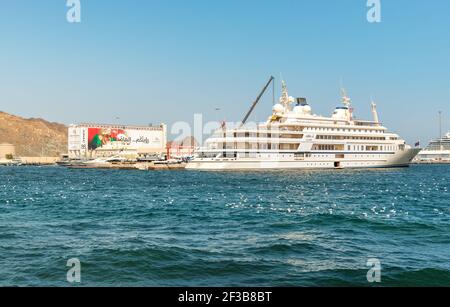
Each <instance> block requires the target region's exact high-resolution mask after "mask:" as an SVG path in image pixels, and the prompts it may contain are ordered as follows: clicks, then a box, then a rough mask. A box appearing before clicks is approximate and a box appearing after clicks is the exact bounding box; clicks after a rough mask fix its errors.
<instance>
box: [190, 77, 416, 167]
mask: <svg viewBox="0 0 450 307" xmlns="http://www.w3.org/2000/svg"><path fill="white" fill-rule="evenodd" d="M272 81H273V77H272V78H271V80H270V81H269V83H268V84H267V85H266V87H265V88H264V90H263V92H262V93H261V94H260V96H259V97H258V99H257V100H256V101H255V103H254V104H253V106H252V108H251V109H250V111H249V113H248V114H247V116H246V118H245V119H244V121H243V122H242V125H240V126H239V127H237V128H227V127H226V125H225V124H224V125H223V126H222V128H220V129H219V130H217V131H216V132H215V133H214V135H213V136H212V137H211V138H209V139H208V140H207V141H206V143H205V147H203V148H200V149H199V150H197V151H196V154H195V157H194V159H193V160H192V161H191V162H190V163H189V164H188V165H187V169H194V170H245V169H249V170H257V169H342V168H380V167H406V166H408V165H409V164H410V162H411V160H412V159H413V158H414V157H415V156H416V155H417V153H418V152H419V149H415V148H412V147H411V146H409V145H407V144H406V142H405V141H404V140H402V139H401V138H400V137H399V136H398V135H397V134H394V133H391V132H388V131H387V129H386V128H385V127H384V126H383V125H382V124H381V123H380V122H379V120H378V114H377V109H376V105H375V103H372V114H373V120H372V121H363V120H357V119H355V118H354V116H353V109H352V107H351V100H350V99H349V98H348V97H347V95H346V93H345V91H344V90H343V91H342V96H343V97H342V103H343V105H342V106H339V107H337V108H336V109H335V111H334V112H333V114H332V115H331V117H323V116H318V115H315V114H314V113H313V112H312V109H311V106H309V105H308V103H307V102H306V99H304V98H297V99H294V98H293V97H290V96H289V94H288V89H287V86H286V84H285V82H283V83H282V95H281V98H280V102H279V103H278V104H275V105H274V106H273V110H272V115H271V116H270V117H269V119H268V120H267V122H265V123H263V124H259V125H255V126H254V127H249V126H245V125H244V124H245V122H246V120H247V119H248V116H249V115H250V113H251V112H252V110H253V109H254V107H255V105H256V104H257V103H258V101H259V99H260V98H261V96H262V94H263V93H264V92H265V91H266V90H267V87H268V85H269V84H270V82H272ZM294 103H296V105H295V106H294V105H293V104H294Z"/></svg>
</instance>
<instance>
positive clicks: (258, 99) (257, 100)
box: [241, 76, 275, 127]
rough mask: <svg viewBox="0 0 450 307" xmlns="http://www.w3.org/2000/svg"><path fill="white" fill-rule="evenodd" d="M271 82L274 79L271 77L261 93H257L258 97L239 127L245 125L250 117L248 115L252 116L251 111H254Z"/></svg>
mask: <svg viewBox="0 0 450 307" xmlns="http://www.w3.org/2000/svg"><path fill="white" fill-rule="evenodd" d="M273 80H275V78H274V77H273V76H271V77H270V80H269V81H268V82H267V84H266V86H264V88H263V89H262V91H261V93H259V95H258V97H257V98H256V100H255V102H253V104H252V106H251V107H250V110H248V112H247V114H246V115H245V117H244V120H243V121H242V123H241V127H242V126H243V125H245V123H246V122H247V120H248V118H249V117H250V115H251V114H252V112H253V110H254V109H255V107H256V105H257V104H258V102H259V101H260V100H261V97H262V96H263V95H264V93H265V92H266V91H267V88H268V87H269V85H270V83H272V82H273Z"/></svg>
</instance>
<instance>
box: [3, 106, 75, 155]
mask: <svg viewBox="0 0 450 307" xmlns="http://www.w3.org/2000/svg"><path fill="white" fill-rule="evenodd" d="M0 143H10V144H13V145H15V147H16V155H17V156H22V157H40V156H44V157H56V156H59V155H60V154H63V153H66V152H67V127H66V126H65V125H62V124H58V123H51V122H48V121H45V120H43V119H40V118H30V119H25V118H21V117H18V116H14V115H11V114H8V113H4V112H0Z"/></svg>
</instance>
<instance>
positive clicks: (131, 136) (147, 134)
mask: <svg viewBox="0 0 450 307" xmlns="http://www.w3.org/2000/svg"><path fill="white" fill-rule="evenodd" d="M68 137H69V141H68V154H69V158H70V159H94V158H108V157H115V156H120V157H125V158H128V159H137V158H140V157H143V158H145V157H149V156H158V157H159V156H163V155H164V154H165V152H166V146H167V127H166V125H165V124H161V125H159V126H124V125H103V124H81V125H71V126H69V128H68Z"/></svg>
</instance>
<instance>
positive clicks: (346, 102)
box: [340, 77, 352, 108]
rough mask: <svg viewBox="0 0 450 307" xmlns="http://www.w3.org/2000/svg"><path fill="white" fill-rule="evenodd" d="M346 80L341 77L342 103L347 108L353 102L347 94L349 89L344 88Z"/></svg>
mask: <svg viewBox="0 0 450 307" xmlns="http://www.w3.org/2000/svg"><path fill="white" fill-rule="evenodd" d="M343 84H344V82H343V81H342V77H341V79H340V86H341V97H342V103H343V104H344V106H346V107H347V108H348V107H350V104H351V103H352V100H351V99H350V98H349V97H348V96H347V91H346V90H345V88H344V85H343Z"/></svg>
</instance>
